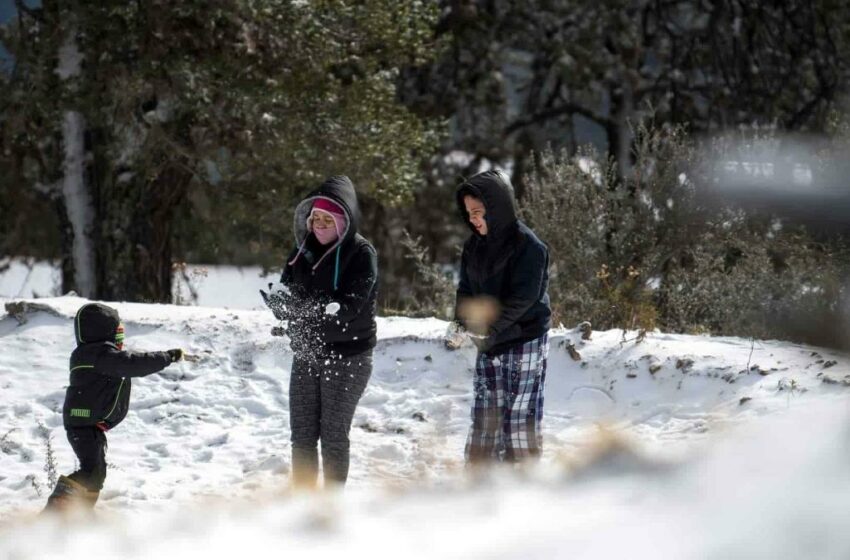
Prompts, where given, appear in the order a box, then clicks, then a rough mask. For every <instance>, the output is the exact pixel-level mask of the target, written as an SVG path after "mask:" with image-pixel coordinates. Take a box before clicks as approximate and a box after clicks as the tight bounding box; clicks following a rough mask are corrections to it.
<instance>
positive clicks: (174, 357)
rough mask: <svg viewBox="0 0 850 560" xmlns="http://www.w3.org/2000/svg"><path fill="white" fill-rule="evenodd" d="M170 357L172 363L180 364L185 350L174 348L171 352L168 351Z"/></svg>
mask: <svg viewBox="0 0 850 560" xmlns="http://www.w3.org/2000/svg"><path fill="white" fill-rule="evenodd" d="M166 353H167V354H168V357H169V358H171V363H172V364H173V363H174V362H179V361H180V360H182V359H183V349H182V348H172V349H171V350H166Z"/></svg>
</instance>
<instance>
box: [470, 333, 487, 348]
mask: <svg viewBox="0 0 850 560" xmlns="http://www.w3.org/2000/svg"><path fill="white" fill-rule="evenodd" d="M466 334H467V336H469V340H471V341H472V344H474V345H475V347H476V348H477V349H478V352H486V351H487V350H489V349H490V346H491V344H490V338H489V337H487V336H484V335H480V334H473V333H466Z"/></svg>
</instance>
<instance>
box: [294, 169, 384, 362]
mask: <svg viewBox="0 0 850 560" xmlns="http://www.w3.org/2000/svg"><path fill="white" fill-rule="evenodd" d="M317 198H326V199H329V200H331V201H333V202H335V203H336V204H338V205H339V206H340V207H341V208H342V209H343V210H344V211H345V217H346V222H347V227H346V230H345V231H344V232H342V235H340V237H339V239H337V241H336V242H335V243H333V244H330V245H328V246H323V245H321V244H320V243H319V242H318V240H317V239H316V237H315V236H314V235H313V233H312V232H310V231H308V229H307V217H308V216H309V215H310V211H311V210H312V208H313V202H314V201H315V200H316V199H317ZM359 222H360V207H359V205H358V203H357V194H356V193H355V190H354V184H353V183H352V182H351V180H350V179H349V178H348V177H345V176H344V175H338V176H334V177H330V178H329V179H327V180H326V181H325V182H324V183H322V185H321V186H320V187H319V188H318V189H316V190H315V191H313V192H311V193H310V194H308V195H307V196H306V197H304V199H303V200H302V201H301V202H300V203H299V204H298V206H297V207H296V209H295V223H294V229H295V240H296V248H295V249H293V251H292V253H290V255H289V258H287V264H286V266H285V267H284V270H283V274H282V275H281V278H280V281H281V283H282V284H284V285H286V286H287V287H288V288H289V290H290V293H289V294H288V296H287V297H286V298H285V302H284V303H285V312H284V313H283V314H280V316H281V317H282V318H284V319H288V320H289V327H288V329H287V331H288V334H289V337H290V339H291V341H292V348H293V350H294V351H295V352H297V353H300V354H302V355H304V354H310V355H316V356H343V357H346V356H353V355H355V354H360V353H362V352H366V351H368V350H371V349H372V348H374V346H375V343H376V333H377V325H376V323H375V313H376V305H377V293H378V256H377V253H376V252H375V248H374V247H372V245H371V244H370V243H369V242H368V241H367V240H366V239H365V238H364V237H363V236H362V235H360V234H359V233H357V228H358V225H359ZM332 302H336V303H338V304H339V306H340V308H339V310H338V311H337V312H336V313H335V314H333V315H328V314H326V313H325V308H326V306H327V305H328V304H329V303H332Z"/></svg>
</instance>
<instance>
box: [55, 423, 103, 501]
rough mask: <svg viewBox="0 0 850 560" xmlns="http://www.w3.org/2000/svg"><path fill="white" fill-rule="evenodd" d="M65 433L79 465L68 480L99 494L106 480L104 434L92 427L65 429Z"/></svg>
mask: <svg viewBox="0 0 850 560" xmlns="http://www.w3.org/2000/svg"><path fill="white" fill-rule="evenodd" d="M65 433H66V435H67V436H68V441H69V442H70V443H71V448H72V449H73V450H74V453H75V454H76V455H77V461H79V463H80V468H79V469H77V470H76V471H75V472H74V473H72V474H70V475H69V476H68V478H70V479H71V480H74V481H75V482H79V483H80V484H82V485H83V486H85V487H86V488H88V489H89V490H92V491H94V492H100V490H101V488H103V481H104V480H105V479H106V434H105V433H104V432H103V430H101V429H100V428H96V427H94V426H92V427H85V428H67V429H66V430H65Z"/></svg>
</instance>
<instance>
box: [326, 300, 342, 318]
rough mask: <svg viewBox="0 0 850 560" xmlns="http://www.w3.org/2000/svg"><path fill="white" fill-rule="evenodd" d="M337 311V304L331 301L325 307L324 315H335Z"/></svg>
mask: <svg viewBox="0 0 850 560" xmlns="http://www.w3.org/2000/svg"><path fill="white" fill-rule="evenodd" d="M337 311H339V304H338V303H337V302H335V301H332V302H331V303H329V304H328V305H327V307H325V315H336V313H337Z"/></svg>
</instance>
